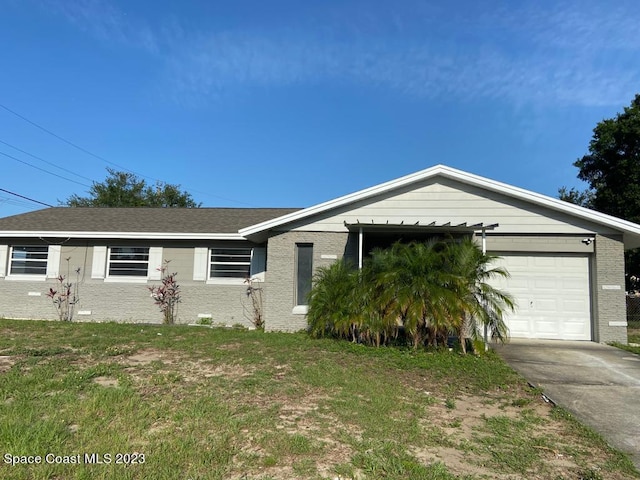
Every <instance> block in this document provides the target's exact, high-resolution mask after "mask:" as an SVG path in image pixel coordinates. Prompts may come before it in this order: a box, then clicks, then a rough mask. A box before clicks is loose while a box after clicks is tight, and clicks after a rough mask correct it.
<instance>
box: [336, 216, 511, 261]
mask: <svg viewBox="0 0 640 480" xmlns="http://www.w3.org/2000/svg"><path fill="white" fill-rule="evenodd" d="M344 225H345V227H347V229H348V230H349V231H350V232H352V233H357V234H358V268H360V269H362V264H363V261H364V235H365V233H373V234H376V235H384V234H387V235H390V236H396V237H399V236H403V237H409V238H411V239H414V238H425V237H427V236H429V235H434V236H435V235H439V236H440V235H451V236H462V235H473V234H475V233H478V232H480V233H481V234H482V253H486V252H487V237H486V232H487V230H494V229H496V228H497V227H498V226H499V224H497V223H484V222H479V223H473V224H469V223H468V222H464V223H458V224H455V223H454V224H452V223H451V222H446V223H442V224H438V223H437V222H435V221H434V222H431V223H425V224H421V223H420V222H419V221H418V222H415V223H405V222H404V221H402V222H400V223H389V222H388V221H387V222H386V223H376V222H375V221H373V220H372V221H371V222H370V223H365V222H361V221H360V220H359V219H358V220H356V222H355V223H348V222H346V221H345V222H344Z"/></svg>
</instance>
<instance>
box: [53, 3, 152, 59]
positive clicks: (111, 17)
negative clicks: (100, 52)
mask: <svg viewBox="0 0 640 480" xmlns="http://www.w3.org/2000/svg"><path fill="white" fill-rule="evenodd" d="M43 5H44V6H45V7H46V8H47V9H48V10H49V11H52V12H55V13H57V14H59V15H62V16H63V17H64V18H65V19H66V20H67V21H68V22H69V23H71V24H73V25H74V26H75V27H77V28H78V29H80V30H81V31H83V32H85V33H87V34H88V35H90V36H92V37H94V38H96V39H98V40H100V41H102V42H105V43H116V44H120V45H125V46H128V47H134V48H138V49H141V50H144V51H146V52H149V53H158V51H159V46H158V38H157V36H156V34H155V33H154V31H153V30H152V29H151V28H150V27H149V26H148V25H145V24H141V22H140V21H139V20H133V19H130V18H128V14H127V13H126V12H125V11H123V10H121V9H119V8H117V7H115V6H114V5H113V4H111V3H109V2H108V1H105V0H44V1H43Z"/></svg>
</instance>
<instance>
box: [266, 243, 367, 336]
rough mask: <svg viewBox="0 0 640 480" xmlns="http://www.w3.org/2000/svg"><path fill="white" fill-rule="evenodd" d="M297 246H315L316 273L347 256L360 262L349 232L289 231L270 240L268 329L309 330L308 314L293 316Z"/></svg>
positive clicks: (314, 261) (314, 264)
mask: <svg viewBox="0 0 640 480" xmlns="http://www.w3.org/2000/svg"><path fill="white" fill-rule="evenodd" d="M296 243H312V244H313V268H314V270H315V269H317V268H318V267H321V266H328V265H331V264H332V263H333V262H335V261H336V259H340V258H342V257H343V256H345V255H347V256H348V257H350V258H354V256H355V258H356V259H357V253H355V252H354V248H355V247H354V241H353V235H351V238H350V234H348V233H346V232H344V233H337V232H331V233H328V232H285V233H280V234H276V235H274V236H273V237H271V238H269V243H268V246H267V274H266V282H265V283H266V289H267V291H268V292H269V295H268V297H267V298H266V304H265V319H266V325H265V328H266V330H279V331H287V332H291V331H298V330H303V329H305V328H306V327H307V319H306V315H304V314H294V313H293V307H294V306H295V297H294V294H295V283H296V282H295V277H294V276H295V249H296ZM356 251H357V250H356ZM323 256H324V258H323ZM332 256H335V257H336V258H335V259H334V258H331V257H332Z"/></svg>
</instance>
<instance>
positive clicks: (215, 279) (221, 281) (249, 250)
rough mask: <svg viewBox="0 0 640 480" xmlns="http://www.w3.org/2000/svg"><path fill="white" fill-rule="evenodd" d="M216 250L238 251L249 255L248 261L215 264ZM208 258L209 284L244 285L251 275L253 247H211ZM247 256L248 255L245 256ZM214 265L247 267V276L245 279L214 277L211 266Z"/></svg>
mask: <svg viewBox="0 0 640 480" xmlns="http://www.w3.org/2000/svg"><path fill="white" fill-rule="evenodd" d="M216 250H238V251H244V252H247V253H248V259H247V261H236V262H215V261H213V260H212V257H213V255H214V253H213V252H214V251H216ZM207 253H208V258H207V283H208V284H210V285H215V284H218V285H244V284H245V282H246V280H247V278H248V277H249V276H250V275H251V259H252V257H253V248H251V247H211V248H209V250H208V252H207ZM245 256H246V254H245ZM212 265H246V267H247V275H246V276H244V277H212V276H211V266H212Z"/></svg>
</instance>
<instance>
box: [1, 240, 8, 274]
mask: <svg viewBox="0 0 640 480" xmlns="http://www.w3.org/2000/svg"><path fill="white" fill-rule="evenodd" d="M8 252H9V245H0V277H4V276H5V275H6V274H7V253H8Z"/></svg>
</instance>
